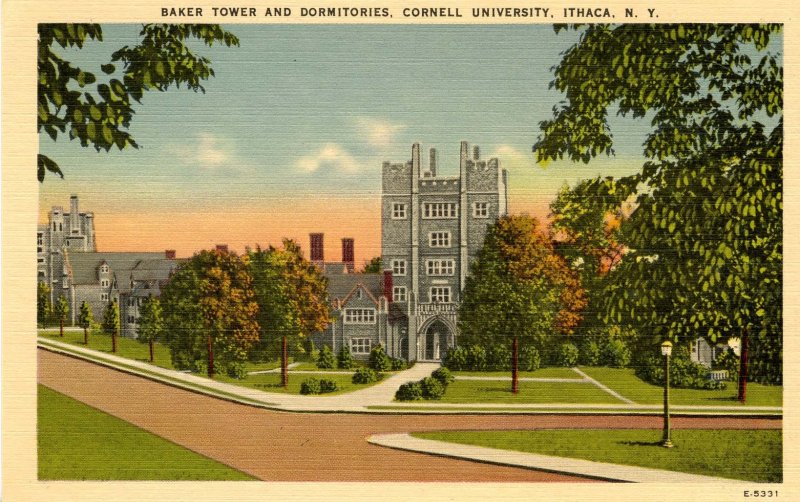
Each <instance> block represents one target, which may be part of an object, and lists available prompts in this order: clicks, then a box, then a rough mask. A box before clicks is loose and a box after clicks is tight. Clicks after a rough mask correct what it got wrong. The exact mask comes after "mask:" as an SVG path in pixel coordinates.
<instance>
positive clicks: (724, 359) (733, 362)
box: [712, 350, 740, 382]
mask: <svg viewBox="0 0 800 502" xmlns="http://www.w3.org/2000/svg"><path fill="white" fill-rule="evenodd" d="M739 362H740V361H739V356H737V355H736V353H735V352H734V351H733V350H726V351H725V352H723V353H722V354H720V355H718V356H717V358H716V359H714V364H713V366H712V367H713V368H714V369H716V370H727V371H728V380H730V381H732V382H735V381H737V380H738V379H739Z"/></svg>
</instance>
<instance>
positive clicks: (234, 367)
mask: <svg viewBox="0 0 800 502" xmlns="http://www.w3.org/2000/svg"><path fill="white" fill-rule="evenodd" d="M225 372H226V373H227V374H228V376H229V377H231V378H237V379H239V380H242V379H244V378H247V368H246V367H245V365H244V362H242V361H231V362H229V363H228V364H227V365H225Z"/></svg>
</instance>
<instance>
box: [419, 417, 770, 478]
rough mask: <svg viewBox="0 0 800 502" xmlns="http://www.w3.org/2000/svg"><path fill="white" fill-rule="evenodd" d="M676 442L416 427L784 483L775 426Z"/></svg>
mask: <svg viewBox="0 0 800 502" xmlns="http://www.w3.org/2000/svg"><path fill="white" fill-rule="evenodd" d="M672 432H673V433H672V440H673V443H674V444H675V447H674V448H672V449H667V448H663V447H661V446H659V444H658V442H659V440H660V439H661V430H646V429H645V430H628V429H625V430H536V431H457V432H417V433H413V434H412V435H413V436H415V437H418V438H424V439H435V440H440V441H449V442H453V443H460V444H469V445H478V446H487V447H490V448H501V449H505V450H515V451H523V452H528V453H540V454H544V455H553V456H557V457H573V458H581V459H585V460H592V461H596V462H608V463H612V464H624V465H635V466H639V467H650V468H656V469H665V470H669V471H678V472H687V473H692V474H701V475H704V476H716V477H723V478H732V479H741V480H747V481H758V482H770V483H780V482H781V481H782V479H783V471H782V461H783V454H782V446H781V443H782V433H781V431H774V430H687V429H678V430H674V431H672Z"/></svg>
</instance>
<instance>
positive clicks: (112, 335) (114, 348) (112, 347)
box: [111, 330, 117, 354]
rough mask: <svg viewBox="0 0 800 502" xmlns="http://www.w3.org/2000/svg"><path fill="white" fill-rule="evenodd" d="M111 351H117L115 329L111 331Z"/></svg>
mask: <svg viewBox="0 0 800 502" xmlns="http://www.w3.org/2000/svg"><path fill="white" fill-rule="evenodd" d="M111 352H113V353H115V354H116V353H117V330H114V331H112V332H111Z"/></svg>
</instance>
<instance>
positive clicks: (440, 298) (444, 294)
mask: <svg viewBox="0 0 800 502" xmlns="http://www.w3.org/2000/svg"><path fill="white" fill-rule="evenodd" d="M430 292H431V294H430V298H431V303H450V286H442V287H434V288H431V290H430Z"/></svg>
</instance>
